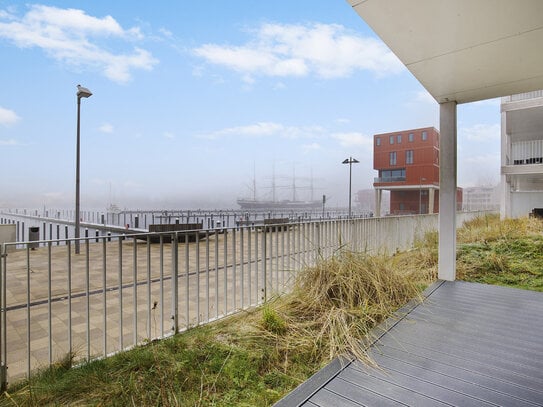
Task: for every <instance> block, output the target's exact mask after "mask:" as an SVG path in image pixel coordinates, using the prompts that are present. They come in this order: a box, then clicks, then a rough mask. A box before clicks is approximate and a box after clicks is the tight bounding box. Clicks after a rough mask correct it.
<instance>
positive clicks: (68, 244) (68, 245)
mask: <svg viewBox="0 0 543 407" xmlns="http://www.w3.org/2000/svg"><path fill="white" fill-rule="evenodd" d="M66 249H67V253H68V256H67V257H68V264H67V268H68V278H67V280H68V352H69V353H68V355H69V357H70V360H71V358H72V356H73V343H72V242H71V240H67V241H66Z"/></svg>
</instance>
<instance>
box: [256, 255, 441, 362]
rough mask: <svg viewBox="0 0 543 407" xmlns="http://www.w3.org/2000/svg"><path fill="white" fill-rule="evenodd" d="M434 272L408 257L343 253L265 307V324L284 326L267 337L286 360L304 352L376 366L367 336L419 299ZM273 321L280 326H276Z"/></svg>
mask: <svg viewBox="0 0 543 407" xmlns="http://www.w3.org/2000/svg"><path fill="white" fill-rule="evenodd" d="M425 255H426V256H429V255H428V254H425ZM418 257H420V256H418ZM408 259H410V260H408ZM426 261H427V263H431V260H430V259H426ZM431 274H432V272H427V271H426V272H425V273H421V272H420V261H416V260H415V259H414V258H413V256H412V255H410V254H408V253H403V254H402V253H400V254H396V255H395V256H386V255H369V254H365V253H353V252H350V251H347V250H342V251H341V252H339V253H338V254H336V255H335V256H333V257H331V258H329V259H322V260H321V261H320V262H319V263H318V264H317V265H316V266H314V267H310V268H307V269H305V270H304V271H303V272H301V273H300V274H299V275H298V276H297V279H296V282H295V286H294V289H293V292H292V293H291V294H289V295H287V296H284V297H281V298H278V299H276V300H275V301H272V302H271V303H270V304H269V305H268V306H267V307H265V308H264V312H263V314H262V315H263V317H262V319H263V321H264V322H262V323H261V326H264V327H265V326H267V325H271V326H276V325H277V323H276V322H275V321H277V320H279V321H282V322H284V325H283V323H281V324H280V325H279V326H280V327H281V329H280V333H279V332H277V330H276V329H273V328H272V329H264V330H263V332H262V333H261V334H262V335H269V336H272V337H273V339H274V340H275V341H276V344H277V349H278V351H279V352H281V353H282V355H283V358H284V359H285V360H286V361H288V359H289V358H290V357H294V356H295V355H296V354H302V353H303V354H305V355H308V354H309V355H312V357H311V358H312V359H313V361H316V362H317V363H326V362H327V361H329V360H330V359H333V358H334V357H336V356H354V357H356V358H358V359H360V360H364V361H366V362H368V363H370V364H371V363H372V361H371V360H370V359H369V358H368V356H367V353H366V351H365V348H364V345H363V343H362V342H361V340H362V338H364V337H365V336H367V335H368V334H369V333H370V331H371V329H372V328H373V327H374V326H375V325H376V324H378V323H379V322H381V321H382V320H384V319H385V318H387V317H388V316H390V315H392V313H393V312H394V311H395V310H397V309H398V308H399V307H401V306H402V305H404V304H405V303H407V302H408V301H409V300H411V299H413V298H417V297H419V296H420V292H421V287H422V284H427V283H428V279H429V278H428V276H430V275H431ZM270 309H274V310H275V312H273V313H270ZM270 314H272V315H273V318H271V317H270ZM270 320H272V321H274V322H273V323H272V324H270V322H269V321H270Z"/></svg>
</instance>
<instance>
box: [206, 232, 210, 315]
mask: <svg viewBox="0 0 543 407" xmlns="http://www.w3.org/2000/svg"><path fill="white" fill-rule="evenodd" d="M209 272H210V271H209V230H206V322H209Z"/></svg>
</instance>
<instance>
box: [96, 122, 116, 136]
mask: <svg viewBox="0 0 543 407" xmlns="http://www.w3.org/2000/svg"><path fill="white" fill-rule="evenodd" d="M98 130H100V131H101V132H102V133H108V134H111V133H113V131H114V129H113V125H112V124H111V123H104V124H102V125H101V126H100V127H99V128H98Z"/></svg>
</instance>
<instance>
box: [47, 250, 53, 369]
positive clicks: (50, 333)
mask: <svg viewBox="0 0 543 407" xmlns="http://www.w3.org/2000/svg"><path fill="white" fill-rule="evenodd" d="M51 243H52V242H51V241H49V242H47V342H48V343H47V352H48V356H49V366H51V365H52V364H53V324H52V319H53V315H52V313H53V309H52V307H51V277H52V270H51V267H52V265H51Z"/></svg>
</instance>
